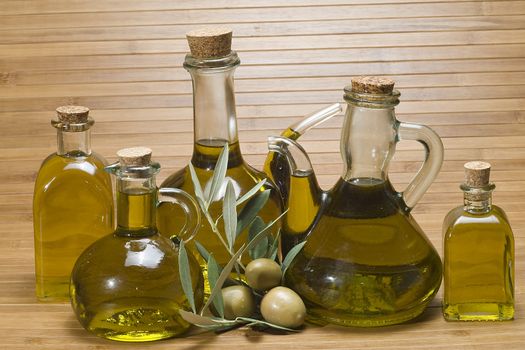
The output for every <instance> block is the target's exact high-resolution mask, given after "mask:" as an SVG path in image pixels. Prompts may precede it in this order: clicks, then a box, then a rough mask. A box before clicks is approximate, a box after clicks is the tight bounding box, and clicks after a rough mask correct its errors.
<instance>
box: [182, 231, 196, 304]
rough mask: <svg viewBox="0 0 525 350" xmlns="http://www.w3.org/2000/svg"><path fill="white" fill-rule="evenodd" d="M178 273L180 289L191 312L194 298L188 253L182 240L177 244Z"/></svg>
mask: <svg viewBox="0 0 525 350" xmlns="http://www.w3.org/2000/svg"><path fill="white" fill-rule="evenodd" d="M179 274H180V282H181V284H182V290H183V291H184V294H185V295H186V298H187V299H188V302H189V303H190V306H191V309H192V310H193V312H194V313H195V312H197V311H196V310H195V299H194V297H193V287H192V283H191V273H190V263H189V261H188V253H187V252H186V247H185V246H184V241H180V245H179Z"/></svg>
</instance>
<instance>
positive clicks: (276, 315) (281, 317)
mask: <svg viewBox="0 0 525 350" xmlns="http://www.w3.org/2000/svg"><path fill="white" fill-rule="evenodd" d="M261 314H262V316H263V318H264V319H265V320H266V321H268V322H270V323H273V324H275V325H278V326H281V327H287V328H298V327H300V326H301V325H302V324H303V323H304V318H305V317H306V307H305V306H304V303H303V300H302V299H301V297H300V296H299V295H298V294H297V293H296V292H294V291H293V290H291V289H290V288H286V287H275V288H273V289H272V290H270V291H269V292H268V293H267V294H266V295H265V296H264V297H263V299H262V301H261Z"/></svg>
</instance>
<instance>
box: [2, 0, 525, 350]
mask: <svg viewBox="0 0 525 350" xmlns="http://www.w3.org/2000/svg"><path fill="white" fill-rule="evenodd" d="M203 23H224V24H228V25H231V26H232V27H233V28H234V37H235V38H234V44H233V45H234V48H235V49H236V50H237V51H238V52H239V55H240V57H241V60H242V65H241V67H239V69H238V70H237V73H236V91H237V105H238V108H237V112H238V116H239V130H240V131H239V133H240V139H241V142H243V143H242V149H243V151H244V155H245V158H246V159H247V160H248V161H249V162H251V163H252V164H253V165H255V166H257V167H261V165H262V162H263V159H264V154H265V153H266V145H265V139H266V136H267V135H271V134H277V133H278V132H279V131H280V130H282V129H284V128H285V127H286V126H287V125H289V124H290V123H292V122H294V121H296V120H298V118H300V117H301V116H302V115H305V114H307V113H309V112H311V111H313V110H315V109H317V108H319V107H322V106H323V105H325V104H328V103H331V102H334V101H340V100H342V93H343V91H342V89H343V87H344V86H345V85H346V84H347V83H348V82H349V80H350V77H352V76H355V75H359V74H383V75H388V76H391V77H392V78H394V79H395V80H396V81H397V87H398V88H399V89H400V91H401V93H402V102H401V104H400V105H399V108H398V109H397V111H398V117H399V119H401V120H404V121H411V122H419V123H424V124H427V125H430V126H432V127H433V128H434V129H435V130H436V131H437V132H438V133H439V134H440V135H441V136H442V138H443V142H444V144H445V148H446V155H445V163H444V165H443V168H442V172H441V174H440V175H439V177H438V179H437V180H436V182H435V184H434V185H433V186H432V187H431V189H430V191H429V192H428V193H427V194H426V195H425V196H424V198H423V199H422V200H421V202H420V203H419V205H418V206H417V207H416V210H415V211H414V215H415V217H416V219H417V220H418V222H419V223H420V224H421V226H422V227H423V228H424V229H425V230H426V232H427V234H428V236H429V237H430V239H431V240H432V242H433V243H434V244H435V246H436V247H437V248H438V250H439V251H440V252H441V250H442V249H441V233H440V227H441V221H442V219H443V217H444V215H445V213H446V212H447V211H448V210H449V209H451V208H452V207H454V206H457V205H459V204H460V203H461V193H460V191H459V189H458V184H459V183H460V181H461V179H462V164H463V163H464V162H465V161H467V160H473V159H485V160H488V161H490V162H491V163H492V164H493V169H494V170H493V180H494V181H495V182H496V183H497V190H496V193H495V196H494V198H495V202H496V203H498V204H499V205H500V206H502V207H503V208H505V209H506V211H507V213H508V214H509V217H510V220H511V222H512V224H513V227H514V232H515V238H516V258H517V263H516V299H517V314H516V320H515V321H513V322H507V323H482V324H479V323H474V324H472V323H469V324H465V323H446V322H445V321H444V320H443V319H442V317H441V314H440V309H439V303H440V299H441V293H440V294H439V296H438V298H437V299H436V300H435V302H434V303H433V305H432V307H431V308H429V309H428V311H427V312H426V313H425V314H424V316H423V317H422V318H421V319H420V320H418V321H417V322H413V323H410V324H405V325H400V326H395V327H388V328H382V329H371V330H370V329H345V328H337V327H325V328H315V327H309V328H308V329H307V330H306V331H305V332H303V333H301V334H297V335H286V336H278V335H268V334H262V333H256V332H252V331H249V330H237V331H234V332H230V333H227V334H222V335H220V336H215V335H213V334H203V335H194V336H191V337H187V338H183V339H174V340H169V341H164V342H158V343H155V344H148V345H140V346H138V347H137V346H135V347H134V348H135V349H137V348H141V349H142V348H148V349H149V348H152V349H174V348H177V349H230V348H235V349H253V348H256V349H275V348H280V349H306V348H308V349H331V348H337V349H349V348H351V349H362V348H367V349H423V348H432V349H452V348H454V349H524V348H525V253H524V251H525V218H524V216H523V212H524V207H525V205H524V204H525V137H524V136H525V124H524V121H525V98H524V97H525V1H454V0H441V1H440V0H356V1H343V0H324V1H319V0H288V1H276V0H267V1H249V0H215V1H212V0H206V1H189V0H179V1H161V0H153V1H146V0H144V1H135V0H132V1H127V0H107V1H84V0H56V1H52V0H35V1H24V0H19V1H15V0H2V1H0V117H1V122H2V123H1V126H0V131H1V135H0V209H1V211H0V235H1V237H2V244H0V348H2V349H49V350H51V349H52V350H60V349H108V348H123V347H128V346H129V348H132V346H130V345H123V344H118V343H115V342H109V341H105V340H102V339H97V338H96V337H94V336H91V335H89V334H88V333H87V332H86V331H84V330H83V329H82V328H81V327H80V325H79V324H78V322H77V321H76V320H75V318H74V316H73V313H72V311H71V309H70V306H69V305H65V304H64V305H60V304H58V305H57V304H54V305H53V304H51V305H44V304H37V303H36V302H35V299H34V281H33V279H34V272H33V269H34V266H33V237H32V223H31V197H32V190H33V181H34V179H35V176H36V172H37V170H38V167H39V164H40V162H41V161H42V159H44V157H45V156H46V155H47V154H49V153H51V152H53V151H54V150H55V147H56V145H55V142H56V141H55V135H54V134H55V130H54V129H53V128H52V127H51V126H50V125H49V120H50V119H51V118H52V117H53V116H54V113H53V110H54V109H55V107H57V106H58V105H62V104H66V103H76V104H84V105H87V106H89V107H91V109H92V110H93V112H92V115H93V116H94V118H95V119H96V121H97V123H96V125H95V128H94V135H93V148H94V149H95V150H96V151H98V152H99V153H102V154H103V155H105V156H106V157H107V158H108V159H110V160H114V159H115V157H114V154H115V151H116V150H117V149H119V148H121V147H125V146H132V145H146V146H150V147H152V148H153V150H154V155H155V158H156V159H157V160H158V161H159V162H161V164H162V165H163V170H162V172H161V176H160V178H159V180H162V179H164V178H165V177H166V176H167V175H168V174H170V173H171V172H173V171H174V170H175V169H177V168H180V167H181V166H183V165H184V164H186V163H187V162H188V159H189V155H190V152H191V149H192V133H191V130H192V110H191V85H190V82H189V76H188V74H187V72H186V71H184V69H183V68H182V61H183V57H184V55H185V53H186V52H187V50H188V49H187V47H186V42H185V39H184V33H185V32H186V31H189V30H191V29H194V28H196V27H198V26H200V25H201V24H203ZM340 127H341V118H336V119H334V120H332V121H330V122H328V123H326V124H325V125H323V126H321V127H319V128H318V129H317V130H315V131H312V132H311V133H310V134H308V135H307V136H305V137H304V138H303V140H302V144H303V145H304V146H305V147H306V149H307V150H308V151H309V152H310V155H311V158H312V160H313V162H314V163H315V165H316V169H317V170H318V174H319V179H320V182H321V183H322V184H323V185H324V187H325V188H328V187H329V186H330V184H332V183H333V182H334V181H335V180H336V178H337V176H338V174H339V173H340V171H341V161H340V156H339V153H338V139H339V131H340ZM421 157H422V152H421V150H420V147H419V146H418V145H415V144H411V143H406V144H405V143H401V144H400V145H399V147H398V152H397V154H396V157H395V162H394V163H393V164H392V167H391V178H392V180H393V181H394V183H395V184H396V186H397V187H398V189H399V190H401V189H402V188H403V185H405V184H406V183H407V182H408V181H409V180H410V177H411V175H412V174H413V173H414V171H415V170H416V169H417V168H418V166H419V162H420V160H421Z"/></svg>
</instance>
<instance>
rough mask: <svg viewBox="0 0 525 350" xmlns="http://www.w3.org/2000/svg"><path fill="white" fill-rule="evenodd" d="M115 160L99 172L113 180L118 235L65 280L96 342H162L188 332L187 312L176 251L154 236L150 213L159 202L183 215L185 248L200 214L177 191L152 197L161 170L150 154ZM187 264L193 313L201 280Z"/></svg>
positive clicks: (131, 151)
mask: <svg viewBox="0 0 525 350" xmlns="http://www.w3.org/2000/svg"><path fill="white" fill-rule="evenodd" d="M117 155H118V156H119V162H117V163H115V164H113V165H110V166H108V167H106V169H107V171H108V172H111V173H113V174H114V175H116V177H117V182H116V187H117V191H116V193H117V229H116V230H115V231H114V232H113V234H109V235H106V236H105V237H103V238H101V239H99V240H98V241H96V242H95V243H93V244H92V245H91V246H89V247H88V248H87V249H86V250H85V251H84V253H82V255H81V256H80V257H79V258H78V260H77V262H76V264H75V267H74V268H73V272H72V274H71V304H72V306H73V309H74V311H75V313H76V316H77V318H78V320H79V321H80V323H81V324H82V326H83V327H84V328H86V329H87V330H88V331H90V332H92V333H94V334H96V335H98V336H100V337H103V338H107V339H112V340H120V341H128V342H142V341H151V340H158V339H164V338H169V337H172V336H175V335H178V334H180V333H182V332H184V331H185V330H186V329H188V328H189V326H190V325H189V323H187V322H186V321H185V320H184V319H182V318H181V316H180V314H179V310H180V309H184V310H186V311H190V310H191V308H190V304H189V302H188V300H187V298H186V296H185V294H184V291H183V289H182V285H181V281H180V277H179V261H178V246H176V245H175V244H174V243H173V242H172V241H171V240H170V239H168V238H166V237H164V236H161V235H160V234H159V233H158V231H157V228H156V224H155V221H156V220H155V217H156V208H157V205H158V203H159V200H160V201H161V203H162V201H170V202H173V203H176V204H178V205H179V206H180V207H181V208H182V209H183V211H184V213H185V215H186V217H185V218H184V222H186V224H185V225H184V228H183V231H182V232H181V233H179V234H177V237H178V238H179V239H184V240H185V241H188V240H190V239H191V238H192V237H193V234H194V233H195V231H196V229H197V228H198V226H199V224H200V215H199V211H198V209H197V206H196V204H195V201H194V200H193V199H192V198H191V197H190V196H189V195H188V194H186V193H185V192H184V191H181V190H178V189H173V188H166V189H162V190H159V191H157V187H156V185H155V175H156V174H157V173H158V172H159V168H160V165H159V164H158V163H155V162H151V150H150V149H149V148H145V147H134V148H128V149H123V150H120V151H119V152H118V153H117ZM174 233H176V232H174ZM188 258H189V271H190V276H191V280H192V288H193V293H194V295H195V303H196V306H197V307H200V304H201V303H202V298H203V279H202V273H201V271H200V267H199V264H198V263H197V261H196V260H195V258H193V256H191V255H190V256H189V257H188Z"/></svg>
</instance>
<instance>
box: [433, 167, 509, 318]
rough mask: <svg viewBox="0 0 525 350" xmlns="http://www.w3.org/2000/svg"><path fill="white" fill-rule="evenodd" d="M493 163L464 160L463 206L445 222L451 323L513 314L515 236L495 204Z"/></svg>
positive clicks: (446, 307) (446, 286)
mask: <svg viewBox="0 0 525 350" xmlns="http://www.w3.org/2000/svg"><path fill="white" fill-rule="evenodd" d="M489 176H490V164H489V163H486V162H469V163H466V164H465V183H463V184H462V185H461V189H462V190H463V192H464V198H465V201H464V203H465V204H464V205H463V206H460V207H457V208H455V209H453V210H451V211H450V212H449V213H448V215H447V216H446V217H445V220H444V223H443V234H444V238H443V246H444V247H443V248H444V249H443V251H444V299H443V316H444V317H445V319H446V320H448V321H503V320H511V319H512V318H513V317H514V236H513V234H512V230H511V228H510V224H509V222H508V219H507V216H506V215H505V212H504V211H503V209H501V208H500V207H498V206H495V205H493V204H492V191H493V190H494V188H495V185H494V184H492V183H490V182H489Z"/></svg>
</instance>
